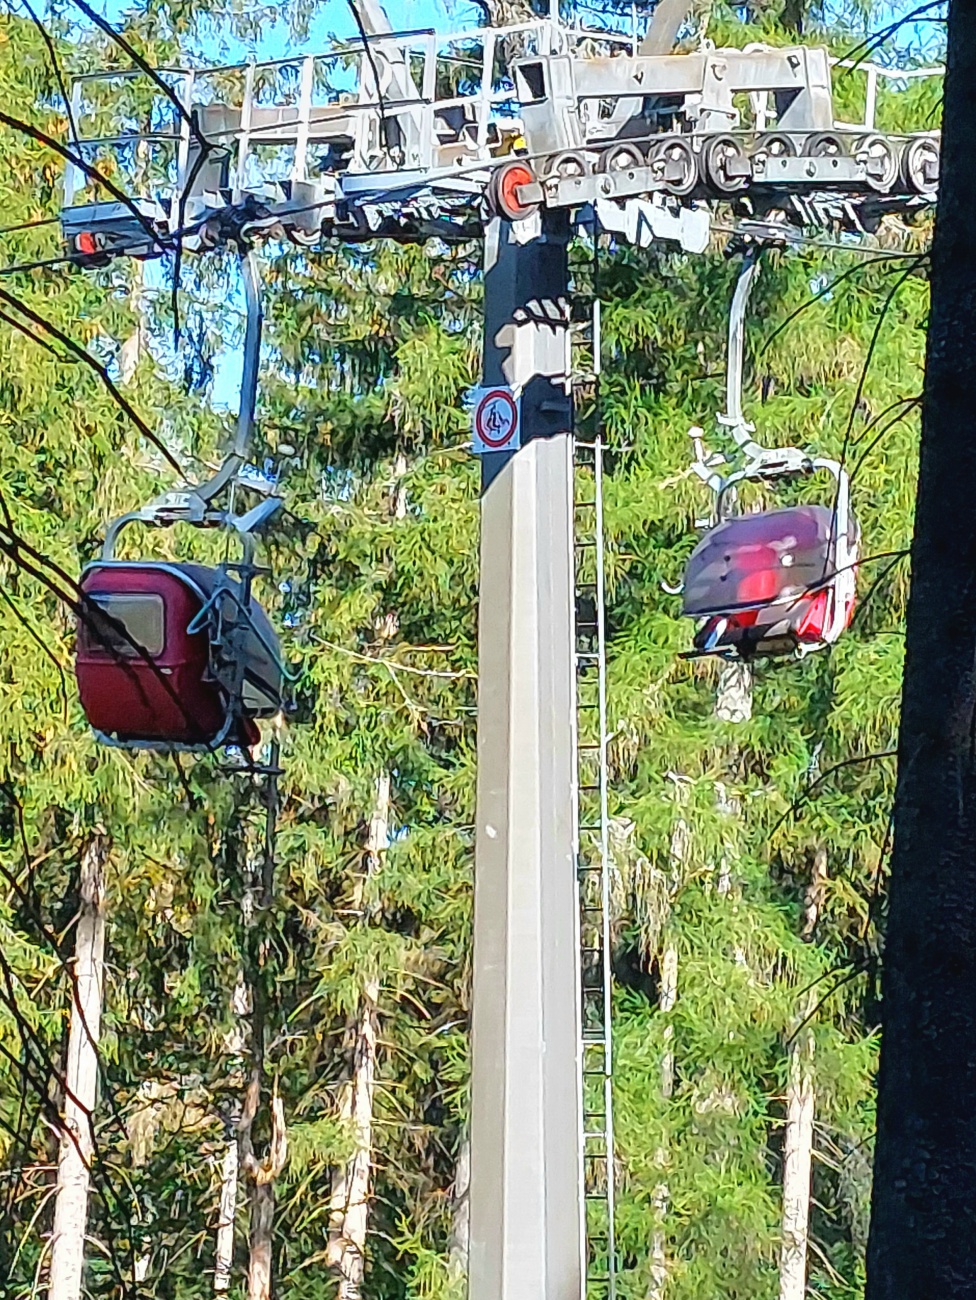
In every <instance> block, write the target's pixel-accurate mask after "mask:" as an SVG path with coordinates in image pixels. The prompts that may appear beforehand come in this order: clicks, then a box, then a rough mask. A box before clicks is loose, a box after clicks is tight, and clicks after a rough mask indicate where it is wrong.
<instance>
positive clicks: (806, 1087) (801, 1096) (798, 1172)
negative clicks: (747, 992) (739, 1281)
mask: <svg viewBox="0 0 976 1300" xmlns="http://www.w3.org/2000/svg"><path fill="white" fill-rule="evenodd" d="M814 1101H815V1098H814V1091H813V1034H812V1033H811V1032H810V1030H809V1029H802V1030H801V1031H800V1032H799V1034H797V1036H796V1038H794V1040H793V1042H792V1043H791V1045H790V1074H789V1083H788V1085H787V1092H786V1133H785V1136H784V1142H783V1148H784V1149H783V1244H782V1247H781V1249H780V1264H779V1297H780V1300H804V1296H805V1295H806V1289H807V1244H808V1237H809V1224H810V1172H811V1165H812V1160H813V1116H814Z"/></svg>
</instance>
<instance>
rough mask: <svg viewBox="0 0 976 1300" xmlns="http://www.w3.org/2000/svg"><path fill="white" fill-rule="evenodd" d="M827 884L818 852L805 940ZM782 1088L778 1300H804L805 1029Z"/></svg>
mask: <svg viewBox="0 0 976 1300" xmlns="http://www.w3.org/2000/svg"><path fill="white" fill-rule="evenodd" d="M826 881H827V854H826V852H825V851H824V850H823V849H818V850H817V852H816V855H815V856H814V861H813V874H812V878H811V880H810V884H809V886H808V888H807V891H806V899H805V902H804V909H803V937H804V939H807V940H809V939H812V938H813V934H814V931H815V929H816V926H817V920H818V918H819V916H820V908H821V905H822V902H823V893H824V886H825V884H826ZM815 1006H816V995H815V993H811V994H810V996H809V997H808V998H806V999H805V1000H804V1003H803V1005H802V1006H801V1007H800V1010H799V1017H798V1019H799V1023H800V1024H801V1025H804V1022H805V1021H806V1019H807V1018H808V1017H809V1016H810V1015H811V1013H812V1011H813V1008H814V1007H815ZM789 1051H790V1068H789V1078H788V1080H787V1085H786V1128H785V1130H784V1134H783V1224H782V1236H783V1241H782V1246H781V1247H780V1264H779V1300H804V1296H805V1295H806V1290H807V1254H808V1248H809V1235H810V1179H811V1173H812V1169H813V1121H814V1114H815V1110H816V1094H815V1091H814V1083H813V1054H814V1041H813V1031H812V1030H811V1029H809V1028H806V1027H803V1028H801V1029H800V1030H799V1032H798V1033H797V1034H796V1035H795V1036H794V1038H793V1040H792V1042H791V1043H790V1049H789Z"/></svg>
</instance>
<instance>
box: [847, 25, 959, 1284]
mask: <svg viewBox="0 0 976 1300" xmlns="http://www.w3.org/2000/svg"><path fill="white" fill-rule="evenodd" d="M944 121H945V126H944V131H943V136H942V159H943V165H942V180H941V185H940V193H939V208H938V215H937V219H936V227H935V240H934V244H933V250H932V305H931V312H930V317H929V333H928V356H927V369H926V376H925V398H924V404H923V415H922V447H921V464H920V476H919V489H918V502H917V508H916V515H915V537H914V541H913V545H912V591H911V596H910V599H909V605H908V626H907V641H906V662H905V680H904V686H903V692H902V720H901V734H900V740H899V752H898V788H897V792H896V798H895V814H894V827H895V830H894V850H893V854H892V864H891V884H890V889H889V901H888V916H887V927H886V936H885V952H884V966H883V979H882V993H883V1002H882V1029H883V1036H882V1045H881V1067H880V1075H879V1094H878V1123H877V1144H876V1152H875V1172H874V1190H873V1202H872V1222H871V1230H870V1238H869V1242H868V1272H867V1290H866V1300H908V1298H909V1297H911V1300H942V1298H943V1297H948V1296H960V1297H962V1296H972V1295H976V1232H974V1231H973V1222H974V1214H973V1203H974V1199H976V1124H974V1123H973V1099H974V1096H976V999H974V996H973V990H974V988H976V744H974V717H976V673H974V665H976V582H974V577H973V575H974V573H976V510H974V508H973V502H974V500H976V440H974V439H973V436H972V418H973V393H974V392H976V348H974V347H973V331H974V327H976V241H974V240H973V231H972V222H973V213H974V212H976V167H974V166H973V149H974V144H976V6H974V5H972V4H967V3H962V2H961V0H951V2H950V5H949V23H948V72H947V76H946V85H945V119H944Z"/></svg>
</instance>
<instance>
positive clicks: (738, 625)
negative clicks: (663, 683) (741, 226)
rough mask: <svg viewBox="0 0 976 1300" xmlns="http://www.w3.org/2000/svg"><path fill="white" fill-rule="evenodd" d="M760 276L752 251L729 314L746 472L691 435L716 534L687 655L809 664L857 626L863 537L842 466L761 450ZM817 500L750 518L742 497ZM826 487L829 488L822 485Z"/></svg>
mask: <svg viewBox="0 0 976 1300" xmlns="http://www.w3.org/2000/svg"><path fill="white" fill-rule="evenodd" d="M758 272H759V252H758V249H757V248H756V247H755V246H752V247H750V248H748V249H747V251H746V256H745V259H744V263H743V266H742V269H741V271H740V274H739V278H738V282H737V284H736V288H735V294H734V295H733V299H732V308H731V311H730V314H729V342H728V362H727V383H726V400H727V409H726V414H725V415H723V416H720V417H719V422H720V424H722V425H723V426H724V427H725V428H726V429H727V430H728V431H729V433H730V434H731V437H732V439H733V441H734V442H735V444H736V449H737V453H738V456H739V458H740V463H739V467H738V468H736V469H734V470H733V471H732V472H731V473H728V474H723V473H721V472H720V471H719V468H718V467H719V466H723V465H725V463H726V458H725V457H724V456H723V455H710V454H709V453H707V452H706V450H705V446H704V433H703V431H702V430H701V429H699V428H695V429H692V430H691V437H692V439H693V442H694V446H695V460H694V462H693V464H692V469H693V471H694V472H695V473H696V474H697V475H698V476H699V478H701V479H702V480H703V481H704V482H705V483H706V484H707V485H708V486H709V488H711V490H712V491H713V493H714V500H715V511H714V516H713V520H712V524H711V527H709V528H708V530H707V531H706V533H705V535H704V536H703V537H702V539H701V541H699V543H698V545H697V546H696V547H695V549H694V550H693V551H692V554H691V557H690V559H689V560H688V564H687V567H686V569H685V575H684V582H683V585H682V588H681V591H682V613H683V614H685V615H686V616H687V617H689V618H694V619H697V620H698V627H697V629H696V631H695V636H694V649H693V650H691V651H689V652H688V653H689V655H692V656H693V655H703V654H704V655H708V654H714V655H720V656H722V657H723V658H726V659H752V658H756V657H773V656H779V655H795V656H798V657H801V658H802V657H803V656H804V655H806V654H809V653H810V652H812V651H814V650H820V649H822V648H823V647H825V646H828V645H832V644H833V643H834V642H835V641H836V640H837V639H838V637H839V636H840V635H841V633H843V632H844V630H845V629H846V628H847V627H848V626H849V625H850V621H851V618H852V616H853V613H854V602H855V598H856V595H857V560H858V551H859V545H860V537H859V531H858V526H857V522H856V520H855V519H854V516H853V514H852V511H851V500H850V480H849V477H848V474H847V471H846V470H845V468H844V466H843V465H842V464H841V463H840V462H838V461H836V460H831V459H829V458H826V457H821V456H816V455H813V454H812V453H810V452H807V451H802V450H800V449H799V448H797V447H774V448H768V447H763V446H761V445H760V444H759V443H758V442H756V441H755V439H754V437H753V434H754V432H755V428H754V426H753V425H751V424H749V423H747V421H746V419H745V417H744V415H743V413H742V366H743V354H744V330H745V309H746V304H747V303H748V299H749V294H750V292H751V288H752V285H753V283H754V281H755V278H756V276H757V275H758ZM816 476H819V479H820V481H821V483H822V484H824V486H823V490H822V494H821V497H820V500H815V501H813V502H811V503H809V504H800V505H789V506H781V507H775V508H771V509H762V510H757V511H753V512H751V513H750V512H744V511H743V510H742V508H741V503H740V501H739V488H740V487H741V485H742V484H744V483H746V482H750V481H751V482H761V483H764V484H766V485H768V486H770V487H772V486H774V485H775V484H777V483H779V482H782V481H784V480H803V479H813V478H814V477H816ZM825 480H826V482H825Z"/></svg>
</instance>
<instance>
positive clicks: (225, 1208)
mask: <svg viewBox="0 0 976 1300" xmlns="http://www.w3.org/2000/svg"><path fill="white" fill-rule="evenodd" d="M239 1166H240V1161H239V1159H238V1154H237V1138H236V1137H234V1138H231V1140H230V1141H229V1142H228V1143H227V1146H226V1148H225V1149H224V1159H223V1162H222V1164H221V1171H220V1216H219V1218H218V1220H217V1250H216V1256H215V1266H214V1294H215V1295H225V1294H226V1293H227V1292H228V1291H229V1290H230V1279H231V1273H232V1271H233V1268H234V1220H235V1219H236V1217H237V1171H238V1168H239Z"/></svg>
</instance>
